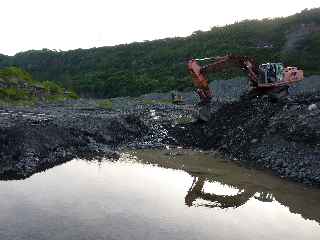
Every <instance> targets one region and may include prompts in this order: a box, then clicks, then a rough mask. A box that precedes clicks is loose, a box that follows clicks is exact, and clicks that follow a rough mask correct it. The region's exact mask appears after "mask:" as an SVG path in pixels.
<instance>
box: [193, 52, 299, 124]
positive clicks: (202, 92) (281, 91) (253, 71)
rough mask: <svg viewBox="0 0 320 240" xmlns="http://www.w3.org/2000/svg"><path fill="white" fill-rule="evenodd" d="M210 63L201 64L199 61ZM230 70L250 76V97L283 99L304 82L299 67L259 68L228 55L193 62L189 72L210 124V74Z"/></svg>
mask: <svg viewBox="0 0 320 240" xmlns="http://www.w3.org/2000/svg"><path fill="white" fill-rule="evenodd" d="M203 61H205V62H209V63H207V64H205V65H200V62H203ZM228 67H238V68H240V69H242V70H243V71H244V72H245V73H246V74H247V75H248V81H249V94H250V95H251V96H259V95H269V96H271V97H273V98H277V99H279V98H282V97H284V96H287V95H288V88H289V86H290V85H292V84H295V83H297V82H299V81H301V80H303V71H302V70H299V69H298V68H297V67H284V66H283V64H282V63H265V64H261V65H258V64H257V63H256V61H255V60H254V59H253V58H250V57H246V56H237V55H233V54H229V55H226V56H223V57H210V58H203V59H191V60H190V61H189V62H188V70H189V72H190V74H191V76H192V78H193V83H194V86H195V87H196V88H197V93H198V95H199V97H200V104H199V105H200V106H201V108H200V113H199V119H200V120H203V121H208V120H209V117H210V102H211V99H212V96H213V94H212V91H211V89H210V86H209V81H208V78H207V76H208V74H209V73H213V72H219V71H222V70H224V69H227V68H228Z"/></svg>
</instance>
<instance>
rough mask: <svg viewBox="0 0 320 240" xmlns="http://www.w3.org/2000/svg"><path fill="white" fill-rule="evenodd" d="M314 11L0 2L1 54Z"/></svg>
mask: <svg viewBox="0 0 320 240" xmlns="http://www.w3.org/2000/svg"><path fill="white" fill-rule="evenodd" d="M319 6H320V2H319V0H303V1H293V0H291V1H283V0H282V1H281V0H263V1H261V0H242V1H240V0H220V1H216V0H201V1H196V0H193V1H190V0H159V1H154V0H131V1H130V0H116V1H108V0H104V1H103V0H1V1H0V33H1V35H0V53H3V54H7V55H13V54H15V53H17V52H21V51H26V50H30V49H42V48H49V49H62V50H68V49H76V48H91V47H100V46H110V45H116V44H120V43H130V42H134V41H143V40H153V39H159V38H165V37H174V36H187V35H189V34H191V33H192V32H194V31H197V30H208V29H210V28H211V27H213V26H216V25H225V24H228V23H233V22H235V21H241V20H243V19H253V18H258V19H262V18H267V17H277V16H288V15H291V14H294V13H296V12H300V11H301V10H303V9H305V8H314V7H319Z"/></svg>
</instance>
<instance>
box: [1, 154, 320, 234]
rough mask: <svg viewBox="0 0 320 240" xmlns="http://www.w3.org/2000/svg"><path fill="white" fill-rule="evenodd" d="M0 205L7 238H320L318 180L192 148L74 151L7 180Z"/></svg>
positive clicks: (2, 184)
mask: <svg viewBox="0 0 320 240" xmlns="http://www.w3.org/2000/svg"><path fill="white" fill-rule="evenodd" d="M172 153H173V154H172ZM0 206H1V207H0V209H1V213H0V239H1V240H7V239H8V240H9V239H10V240H11V239H17V240H20V239H33V240H37V239H68V240H72V239H77V240H79V239H119V240H124V239H139V240H140V239H216V240H219V239H235V240H239V239H240V240H242V239H243V240H250V239H254V240H256V239H277V240H278V239H281V240H286V239H288V240H295V239H314V240H316V239H320V224H319V223H320V190H319V189H310V188H306V187H305V186H302V185H299V184H294V183H290V182H287V181H284V180H281V179H279V178H276V177H273V176H270V175H268V174H266V173H263V172H260V171H256V170H248V169H245V168H242V167H238V166H237V165H235V164H233V163H229V162H226V161H224V160H222V159H220V158H219V157H217V156H216V155H213V154H211V153H199V152H192V151H181V152H179V150H178V151H174V152H172V151H170V152H169V151H139V152H130V153H126V154H122V159H121V160H120V161H116V162H110V161H85V160H73V161H70V162H68V163H66V164H63V165H60V166H58V167H55V168H52V169H49V170H47V171H46V172H43V173H39V174H35V175H33V176H32V177H30V178H28V179H26V180H22V181H7V182H5V181H3V182H0Z"/></svg>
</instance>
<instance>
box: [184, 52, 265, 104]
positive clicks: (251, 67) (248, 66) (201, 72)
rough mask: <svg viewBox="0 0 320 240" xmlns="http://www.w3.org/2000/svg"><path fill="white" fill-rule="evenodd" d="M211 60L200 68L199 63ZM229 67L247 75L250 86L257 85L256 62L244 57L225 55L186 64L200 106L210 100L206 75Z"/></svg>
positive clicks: (210, 94)
mask: <svg viewBox="0 0 320 240" xmlns="http://www.w3.org/2000/svg"><path fill="white" fill-rule="evenodd" d="M207 60H213V62H211V63H210V64H207V65H204V66H200V65H199V62H200V61H207ZM229 67H239V68H241V69H242V70H244V71H245V72H246V73H247V74H248V79H249V81H250V84H251V85H252V86H257V85H258V72H259V67H258V66H257V64H256V62H255V61H254V60H253V59H251V58H249V57H244V56H237V55H232V54H230V55H226V56H224V57H214V58H204V59H192V60H190V61H189V62H188V70H189V72H190V74H191V76H192V79H193V84H194V86H195V87H196V88H197V93H198V95H199V97H200V99H201V103H202V104H208V103H209V102H210V100H211V98H212V91H211V89H210V87H209V81H208V79H207V75H208V73H213V72H218V71H222V70H224V69H227V68H229Z"/></svg>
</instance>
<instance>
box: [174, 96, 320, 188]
mask: <svg viewBox="0 0 320 240" xmlns="http://www.w3.org/2000/svg"><path fill="white" fill-rule="evenodd" d="M169 133H170V135H171V136H172V137H174V138H175V139H176V140H177V141H178V144H180V145H183V146H187V147H193V148H194V147H197V148H202V149H214V150H219V151H220V152H222V153H225V154H226V155H227V156H228V157H229V158H230V159H232V160H234V161H238V162H240V163H244V164H246V165H250V166H255V167H258V168H266V169H271V170H272V171H273V172H274V173H276V174H277V175H279V176H281V177H284V178H289V179H292V180H294V181H298V182H303V183H306V184H313V185H320V94H319V93H317V94H308V95H301V96H294V97H292V98H291V99H286V100H283V101H278V102H274V101H271V99H268V98H255V99H247V98H243V99H241V100H240V101H236V102H233V103H227V104H225V105H223V106H222V107H220V108H219V109H218V110H217V111H216V112H214V113H213V114H212V118H211V120H210V121H209V122H208V123H198V122H197V123H190V124H184V125H178V126H176V127H175V128H173V129H171V130H170V131H169Z"/></svg>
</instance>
